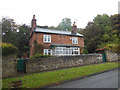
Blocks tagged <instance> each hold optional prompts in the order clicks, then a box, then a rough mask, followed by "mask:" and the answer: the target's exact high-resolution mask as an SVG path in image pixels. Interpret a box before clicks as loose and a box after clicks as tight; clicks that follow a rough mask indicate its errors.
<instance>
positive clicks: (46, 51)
mask: <svg viewBox="0 0 120 90" xmlns="http://www.w3.org/2000/svg"><path fill="white" fill-rule="evenodd" d="M49 50H50V49H44V55H49V54H48V53H49ZM45 53H47V54H45ZM50 55H52V50H50Z"/></svg>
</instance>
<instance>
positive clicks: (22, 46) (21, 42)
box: [16, 24, 30, 55]
mask: <svg viewBox="0 0 120 90" xmlns="http://www.w3.org/2000/svg"><path fill="white" fill-rule="evenodd" d="M29 38H30V27H29V26H27V25H25V24H24V25H21V26H20V27H19V32H18V33H17V35H16V46H17V47H18V49H19V54H18V55H22V54H23V53H25V52H27V51H29Z"/></svg>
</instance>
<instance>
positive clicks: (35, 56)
mask: <svg viewBox="0 0 120 90" xmlns="http://www.w3.org/2000/svg"><path fill="white" fill-rule="evenodd" d="M39 57H43V58H45V57H51V56H50V55H41V54H35V55H32V56H31V57H30V58H39Z"/></svg>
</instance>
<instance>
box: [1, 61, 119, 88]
mask: <svg viewBox="0 0 120 90" xmlns="http://www.w3.org/2000/svg"><path fill="white" fill-rule="evenodd" d="M117 67H118V63H116V62H110V63H103V64H95V65H87V66H81V67H74V68H69V69H64V70H57V71H49V72H41V73H35V74H30V75H26V76H22V77H17V78H16V77H15V78H8V79H3V80H2V88H11V86H12V83H11V82H12V81H16V80H22V83H23V85H22V87H23V88H24V87H26V88H37V87H41V86H45V85H48V84H52V83H59V82H63V81H65V80H71V79H74V78H78V77H82V76H86V75H91V74H95V73H98V72H102V71H106V70H110V69H113V68H117Z"/></svg>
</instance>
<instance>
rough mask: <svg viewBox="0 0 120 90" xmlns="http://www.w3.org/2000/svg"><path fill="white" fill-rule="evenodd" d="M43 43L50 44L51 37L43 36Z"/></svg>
mask: <svg viewBox="0 0 120 90" xmlns="http://www.w3.org/2000/svg"><path fill="white" fill-rule="evenodd" d="M43 41H44V42H49V43H50V42H51V35H44V36H43Z"/></svg>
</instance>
